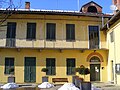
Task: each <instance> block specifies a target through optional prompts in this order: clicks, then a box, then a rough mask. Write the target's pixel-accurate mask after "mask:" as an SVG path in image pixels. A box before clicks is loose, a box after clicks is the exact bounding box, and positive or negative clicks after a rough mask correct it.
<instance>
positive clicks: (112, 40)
mask: <svg viewBox="0 0 120 90" xmlns="http://www.w3.org/2000/svg"><path fill="white" fill-rule="evenodd" d="M110 42H111V43H112V42H114V32H113V31H112V32H110Z"/></svg>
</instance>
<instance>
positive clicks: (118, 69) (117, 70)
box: [115, 63, 120, 75]
mask: <svg viewBox="0 0 120 90" xmlns="http://www.w3.org/2000/svg"><path fill="white" fill-rule="evenodd" d="M115 71H116V73H117V74H119V75H120V63H117V64H116V65H115Z"/></svg>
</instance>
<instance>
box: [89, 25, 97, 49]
mask: <svg viewBox="0 0 120 90" xmlns="http://www.w3.org/2000/svg"><path fill="white" fill-rule="evenodd" d="M89 48H91V49H96V48H99V27H98V26H89Z"/></svg>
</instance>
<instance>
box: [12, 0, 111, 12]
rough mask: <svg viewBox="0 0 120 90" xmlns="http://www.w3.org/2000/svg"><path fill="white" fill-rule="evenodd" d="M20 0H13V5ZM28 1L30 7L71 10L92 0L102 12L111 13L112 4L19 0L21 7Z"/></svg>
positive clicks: (104, 0)
mask: <svg viewBox="0 0 120 90" xmlns="http://www.w3.org/2000/svg"><path fill="white" fill-rule="evenodd" d="M19 1H20V0H13V3H14V4H15V5H19V4H20V2H19ZM26 1H27V2H30V4H31V9H46V10H72V11H78V9H80V8H81V6H82V5H84V4H86V3H88V2H90V1H94V2H96V3H97V4H99V5H100V6H102V7H103V13H112V12H113V11H112V10H110V5H112V0H79V8H78V0H21V7H20V8H24V7H25V2H26Z"/></svg>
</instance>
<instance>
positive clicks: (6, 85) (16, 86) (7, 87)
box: [0, 83, 19, 89]
mask: <svg viewBox="0 0 120 90" xmlns="http://www.w3.org/2000/svg"><path fill="white" fill-rule="evenodd" d="M18 87H19V86H18V85H17V84H16V83H7V84H5V85H3V86H1V87H0V88H3V89H12V88H18Z"/></svg>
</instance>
